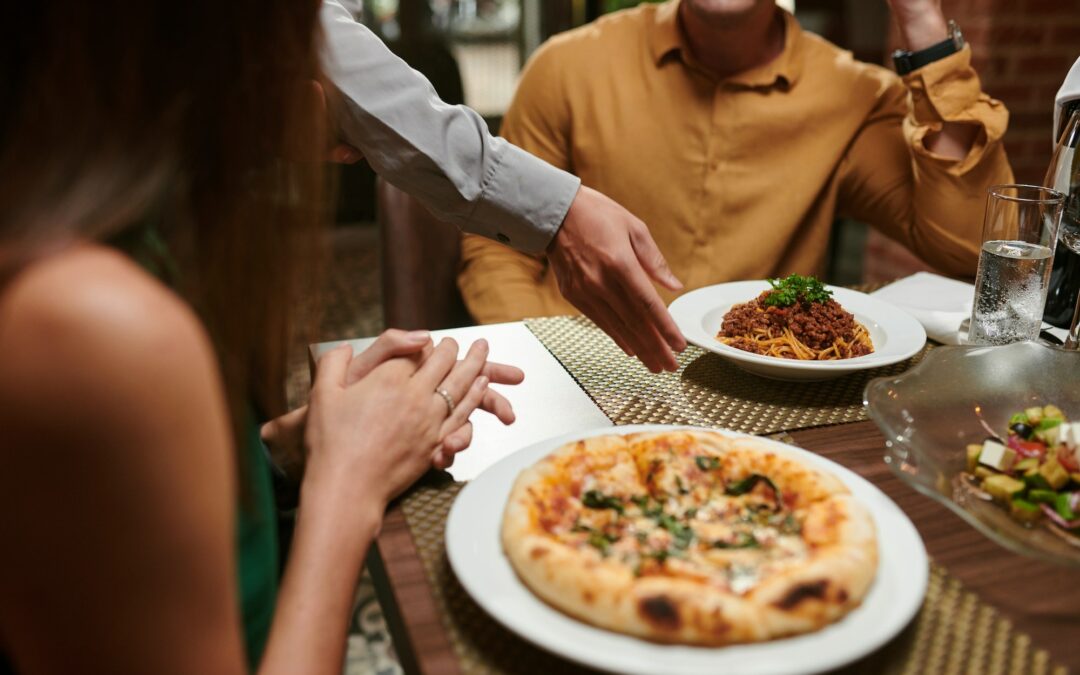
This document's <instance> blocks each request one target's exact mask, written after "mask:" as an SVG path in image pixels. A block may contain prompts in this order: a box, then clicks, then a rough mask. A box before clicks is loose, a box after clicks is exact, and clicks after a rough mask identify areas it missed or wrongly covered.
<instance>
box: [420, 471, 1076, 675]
mask: <svg viewBox="0 0 1080 675" xmlns="http://www.w3.org/2000/svg"><path fill="white" fill-rule="evenodd" d="M463 485H464V484H463V483H454V482H450V481H449V480H447V481H446V482H444V483H441V484H436V485H430V484H429V485H421V486H418V487H417V488H415V489H414V490H413V491H412V492H411V493H410V494H409V495H408V496H407V497H406V498H405V499H404V501H403V504H402V506H403V509H404V512H405V518H406V520H407V521H408V524H409V530H410V531H411V532H412V536H413V541H414V543H415V544H416V549H417V551H418V552H419V554H420V559H421V561H422V562H423V565H424V570H425V571H426V573H427V578H428V582H429V583H430V584H431V589H432V592H433V594H434V596H435V602H436V606H437V608H438V610H439V614H440V616H441V617H442V621H443V625H444V626H445V627H446V631H447V636H448V637H449V639H450V643H451V644H452V645H453V647H454V650H455V652H456V653H457V656H458V660H459V663H460V665H461V668H462V670H463V671H464V672H465V673H521V674H526V675H531V674H533V673H537V674H539V673H545V674H548V673H588V672H593V671H590V670H588V669H585V668H582V667H580V666H576V665H574V664H571V663H569V662H567V661H564V660H562V659H560V658H558V657H556V656H554V655H552V654H549V653H548V652H545V651H543V650H541V649H538V648H537V647H534V646H533V645H531V644H529V643H528V642H526V641H525V640H523V639H522V638H520V637H518V636H517V635H516V634H514V633H512V632H510V631H509V630H507V629H505V628H503V627H502V626H501V625H500V624H498V623H496V622H495V620H494V619H492V618H491V617H490V616H488V614H487V613H485V612H484V610H482V609H481V608H480V607H479V606H478V605H477V604H476V603H475V602H473V600H472V598H470V597H469V595H468V594H467V593H466V592H465V589H464V588H462V586H461V583H460V582H459V581H458V580H457V577H455V576H454V573H453V571H452V570H451V569H450V565H449V563H448V561H447V558H446V546H445V542H444V532H445V528H446V518H447V514H448V513H449V512H450V506H451V504H453V502H454V498H455V497H457V494H458V492H459V491H460V490H461V488H462V487H463ZM837 672H840V673H845V674H847V673H874V674H875V675H877V674H880V675H924V674H930V673H933V674H935V675H936V674H938V673H956V674H957V675H959V674H961V673H964V674H970V675H981V674H983V673H1010V674H1015V675H1027V674H1031V675H1044V674H1052V675H1065V673H1067V670H1066V669H1065V668H1064V667H1061V666H1053V665H1052V664H1051V663H1050V656H1049V654H1048V653H1047V652H1046V650H1043V649H1037V648H1034V647H1033V646H1032V644H1031V639H1030V638H1029V637H1028V636H1027V635H1025V634H1023V633H1021V632H1018V631H1014V630H1013V627H1012V624H1011V622H1010V621H1009V620H1007V619H1005V618H1004V617H1002V616H1001V615H1000V614H999V613H998V612H997V610H995V609H994V608H993V607H991V606H989V605H987V604H985V603H984V602H982V601H981V600H980V599H979V598H978V596H976V595H975V594H974V593H972V592H970V591H967V590H965V589H964V588H963V587H962V586H961V584H960V582H959V581H957V580H956V579H955V578H953V577H951V576H950V575H949V573H948V572H947V571H946V570H945V569H944V568H943V567H940V566H938V565H931V569H930V584H929V587H928V589H927V592H926V599H925V600H924V601H923V606H922V609H921V610H920V612H919V615H918V616H917V617H916V619H915V620H914V621H913V622H912V623H911V624H910V625H909V626H908V627H907V628H906V629H905V630H904V631H903V632H901V633H900V635H899V636H897V637H896V638H895V639H893V640H892V641H891V642H890V643H889V644H888V645H886V646H885V647H884V648H883V649H881V650H879V651H877V652H875V653H874V654H872V655H870V656H868V657H867V658H865V659H863V660H861V661H858V662H856V663H854V664H852V665H851V666H848V667H847V668H844V669H842V670H840V671H837Z"/></svg>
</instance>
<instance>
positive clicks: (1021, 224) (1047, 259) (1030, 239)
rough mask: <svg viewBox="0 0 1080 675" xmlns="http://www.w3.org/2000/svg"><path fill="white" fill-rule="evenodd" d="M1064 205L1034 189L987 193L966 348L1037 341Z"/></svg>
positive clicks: (1051, 194)
mask: <svg viewBox="0 0 1080 675" xmlns="http://www.w3.org/2000/svg"><path fill="white" fill-rule="evenodd" d="M1064 203H1065V196H1064V195H1063V194H1061V193H1060V192H1057V191H1056V190H1051V189H1050V188H1045V187H1040V186H1036V185H995V186H994V187H992V188H990V192H989V196H988V197H987V200H986V215H985V217H984V219H983V234H982V250H981V252H980V254H979V270H978V272H977V273H976V275H975V301H974V303H973V306H972V310H971V328H970V329H969V331H968V342H969V343H970V344H977V345H1004V344H1009V343H1010V342H1019V341H1021V340H1034V339H1035V338H1037V337H1038V335H1039V329H1040V328H1041V327H1042V315H1043V304H1044V303H1045V302H1046V289H1047V282H1048V281H1049V279H1050V264H1051V262H1052V260H1053V257H1054V246H1055V244H1056V242H1057V230H1058V225H1059V224H1060V223H1061V213H1062V207H1063V205H1064Z"/></svg>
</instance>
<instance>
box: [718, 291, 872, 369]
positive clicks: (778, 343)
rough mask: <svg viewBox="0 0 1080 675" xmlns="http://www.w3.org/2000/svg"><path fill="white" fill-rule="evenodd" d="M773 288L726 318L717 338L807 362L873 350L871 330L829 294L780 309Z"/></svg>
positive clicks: (800, 299)
mask: <svg viewBox="0 0 1080 675" xmlns="http://www.w3.org/2000/svg"><path fill="white" fill-rule="evenodd" d="M789 278H790V277H789ZM814 281H816V280H814ZM781 283H782V282H781ZM818 283H820V282H818ZM773 285H774V289H773V290H768V291H764V292H763V293H762V294H761V295H759V296H758V297H757V298H755V299H753V300H751V301H750V302H744V303H742V304H739V305H735V306H734V307H732V308H731V309H730V310H729V311H728V313H727V314H725V315H724V322H723V324H722V326H721V328H720V332H719V333H718V334H717V336H716V337H717V339H718V340H720V342H723V343H724V344H726V345H729V346H731V347H734V348H736V349H741V350H743V351H747V352H751V353H754V354H763V355H765V356H774V357H777V358H784V359H798V360H803V361H831V360H836V359H850V358H853V357H856V356H864V355H866V354H870V353H872V352H873V351H874V344H873V342H872V341H871V339H870V333H869V332H868V331H867V330H866V327H865V326H863V325H862V324H861V323H859V322H858V321H856V320H855V317H854V316H852V314H851V313H850V312H847V311H845V310H844V308H843V307H841V306H840V303H838V302H836V301H835V300H833V299H832V298H831V297H828V295H831V294H829V292H828V291H824V295H823V297H824V299H821V298H820V297H819V298H816V299H814V300H807V299H806V298H805V297H804V296H802V295H799V296H797V298H793V299H792V301H791V303H790V304H788V305H787V306H780V303H779V302H778V301H777V299H776V298H771V296H773V294H776V293H781V292H782V290H781V289H780V287H779V286H778V285H777V284H776V283H774V284H773ZM823 288H824V287H822V289H823Z"/></svg>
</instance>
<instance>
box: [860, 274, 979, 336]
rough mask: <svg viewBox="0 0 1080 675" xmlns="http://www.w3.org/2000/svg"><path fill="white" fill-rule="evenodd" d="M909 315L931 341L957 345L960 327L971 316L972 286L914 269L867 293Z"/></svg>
mask: <svg viewBox="0 0 1080 675" xmlns="http://www.w3.org/2000/svg"><path fill="white" fill-rule="evenodd" d="M871 295H873V296H874V297H876V298H880V299H882V300H884V301H886V302H890V303H892V304H894V305H896V306H897V307H899V308H900V309H903V310H904V311H906V312H908V313H909V314H911V315H912V316H913V317H915V318H916V319H917V320H918V321H919V323H921V324H922V325H923V328H924V329H926V334H927V335H928V336H929V337H930V339H932V340H937V341H938V342H940V343H942V344H947V345H959V344H963V340H964V339H965V338H966V337H967V331H966V330H965V331H961V330H960V326H961V324H963V323H964V320H965V319H968V318H970V317H971V302H972V300H973V299H974V297H975V286H973V285H972V284H965V283H964V282H962V281H956V280H955V279H949V278H947V277H943V276H941V275H940V274H931V273H930V272H917V273H915V274H912V275H911V276H910V277H904V278H903V279H900V280H899V281H896V282H894V283H891V284H889V285H888V286H886V287H884V288H882V289H881V290H878V291H875V292H874V293H871Z"/></svg>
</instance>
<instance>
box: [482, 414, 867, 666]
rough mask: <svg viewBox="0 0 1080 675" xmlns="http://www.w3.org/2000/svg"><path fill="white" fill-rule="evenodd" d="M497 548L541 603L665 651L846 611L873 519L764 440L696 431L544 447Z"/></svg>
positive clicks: (858, 588)
mask: <svg viewBox="0 0 1080 675" xmlns="http://www.w3.org/2000/svg"><path fill="white" fill-rule="evenodd" d="M502 544H503V549H504V550H505V552H506V555H507V557H508V558H509V559H510V562H511V564H512V565H513V567H514V570H515V571H516V572H517V574H518V576H519V577H520V578H521V580H522V581H523V582H524V583H525V585H526V586H528V587H529V588H530V589H531V590H532V591H533V592H534V593H535V594H536V595H538V596H539V597H540V598H542V599H543V600H545V601H546V602H548V603H549V604H551V605H553V606H554V607H556V608H558V609H559V610H562V611H563V612H565V613H567V614H569V615H571V616H574V617H576V618H578V619H580V620H583V621H586V622H588V623H591V624H594V625H596V626H600V627H602V628H606V629H609V630H613V631H617V632H620V633H626V634H629V635H634V636H638V637H642V638H646V639H649V640H654V641H658V642H666V643H683V644H696V645H713V646H718V645H728V644H736V643H745V642H758V641H764V640H770V639H773V638H778V637H782V636H788V635H795V634H798V633H806V632H810V631H814V630H817V629H819V628H821V627H823V626H825V625H828V624H829V623H831V622H834V621H836V620H838V619H839V618H841V617H843V616H844V615H845V614H847V613H848V612H850V611H851V610H852V609H854V608H855V607H857V606H858V605H859V604H860V603H861V602H862V600H863V598H864V597H865V596H866V593H867V591H868V590H869V588H870V586H871V584H872V583H873V580H874V575H875V572H876V570H877V536H876V533H875V528H874V523H873V520H872V518H871V516H870V514H869V512H868V511H867V510H866V508H865V507H863V506H862V505H861V504H860V503H859V502H858V501H857V500H856V499H855V498H853V497H852V495H851V493H850V492H849V491H848V489H847V488H846V487H845V486H844V484H843V483H842V482H841V481H840V480H839V479H838V478H836V477H835V476H833V475H831V474H829V473H827V472H826V471H823V470H821V469H819V468H818V467H817V466H815V465H813V464H811V463H808V462H806V461H805V460H804V459H802V458H800V457H799V456H798V455H797V454H796V453H794V452H785V451H784V450H783V449H782V448H780V447H778V446H777V445H775V444H770V443H767V442H765V441H762V440H760V439H755V438H752V437H728V436H724V435H721V434H718V433H711V432H699V431H665V432H659V433H641V434H630V435H626V436H619V435H610V436H601V437H596V438H589V439H585V440H581V441H577V442H575V443H570V444H568V445H565V446H563V447H561V448H559V449H558V450H556V451H555V452H553V453H552V454H551V455H549V456H547V457H546V458H544V459H543V460H541V461H540V462H538V463H537V464H535V465H533V466H531V467H529V468H527V469H526V470H524V471H523V472H522V473H521V475H520V476H519V477H518V479H517V481H516V483H515V484H514V487H513V490H512V491H511V494H510V499H509V501H508V502H507V506H506V510H505V512H504V514H503V523H502Z"/></svg>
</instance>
